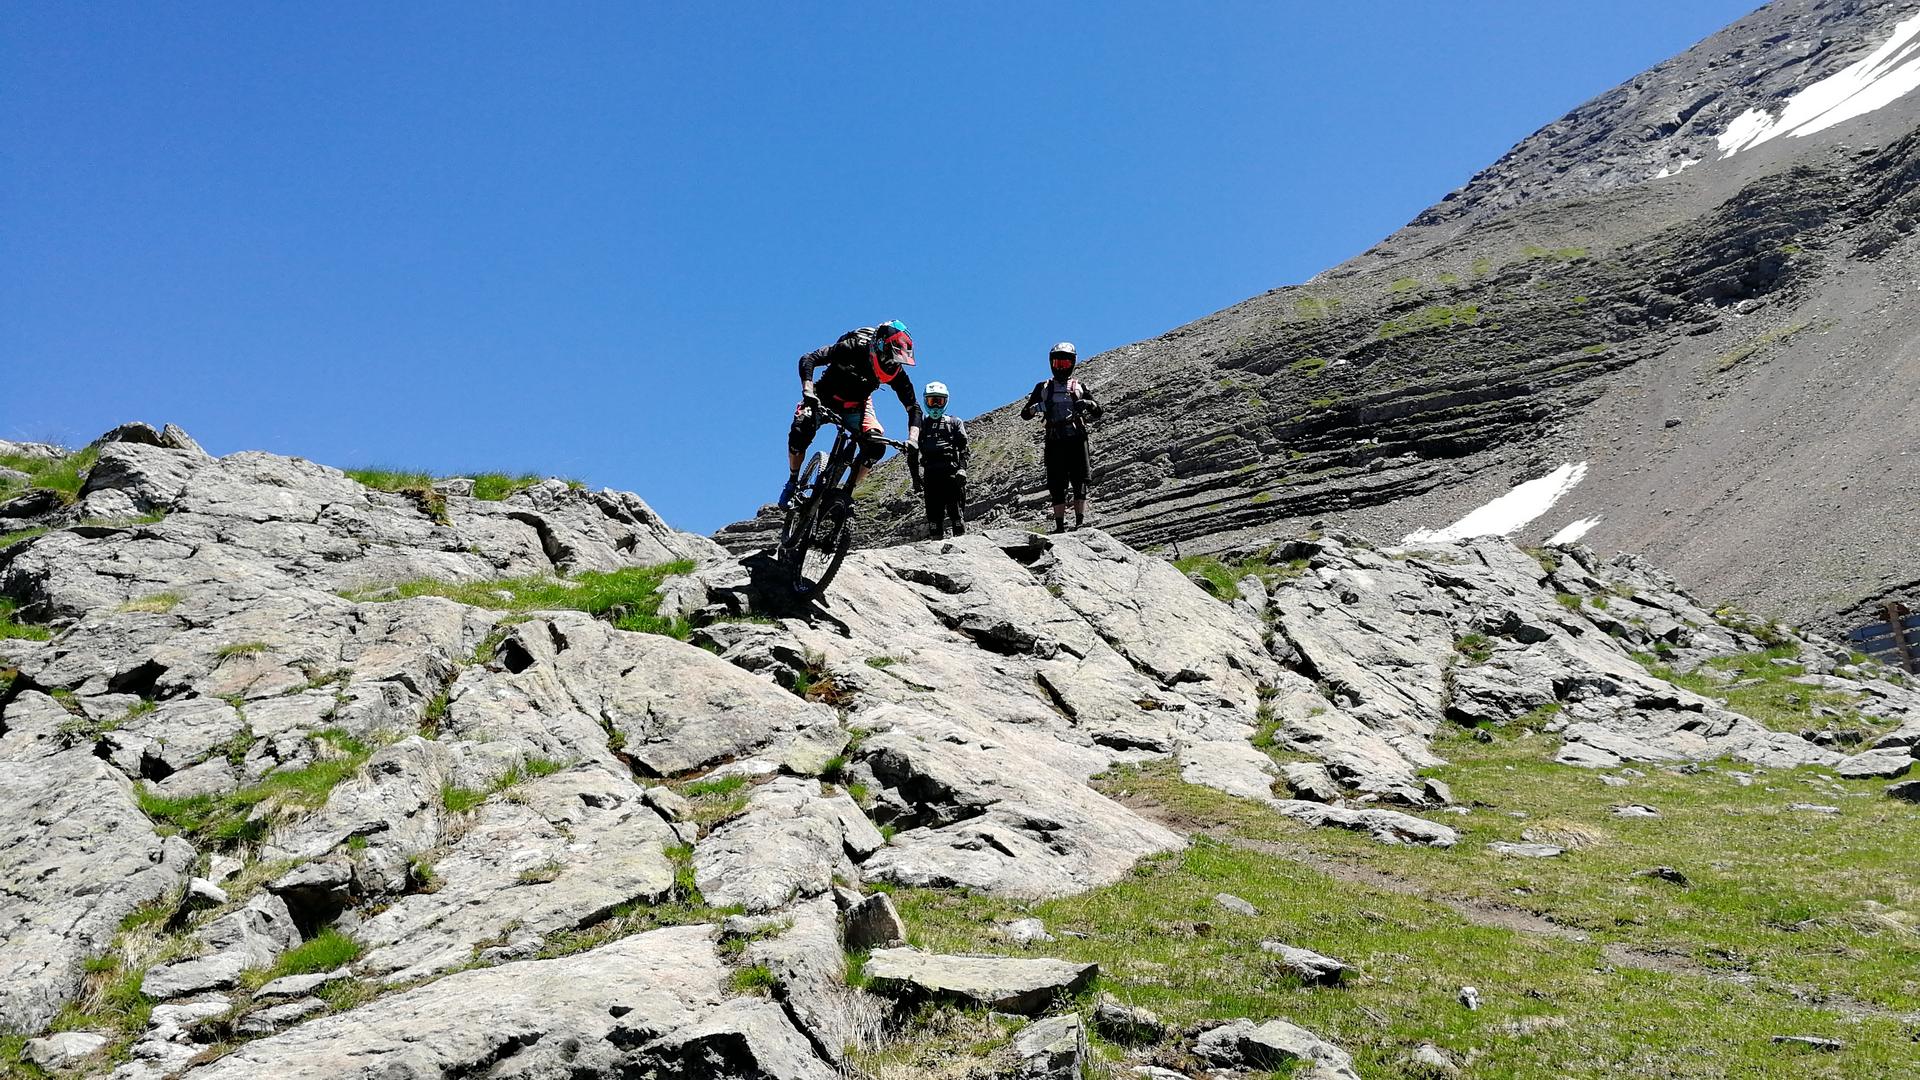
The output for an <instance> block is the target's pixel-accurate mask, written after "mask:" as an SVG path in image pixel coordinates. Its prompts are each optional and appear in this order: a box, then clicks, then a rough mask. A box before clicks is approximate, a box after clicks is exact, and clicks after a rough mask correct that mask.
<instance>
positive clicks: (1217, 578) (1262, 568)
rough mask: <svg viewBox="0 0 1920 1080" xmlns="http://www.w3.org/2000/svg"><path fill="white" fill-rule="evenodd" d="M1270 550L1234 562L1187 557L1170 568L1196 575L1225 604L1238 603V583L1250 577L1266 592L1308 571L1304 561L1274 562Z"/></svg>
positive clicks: (1175, 561) (1203, 556) (1216, 558)
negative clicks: (1204, 580) (1260, 584)
mask: <svg viewBox="0 0 1920 1080" xmlns="http://www.w3.org/2000/svg"><path fill="white" fill-rule="evenodd" d="M1272 559H1273V552H1272V549H1268V550H1267V551H1265V552H1262V553H1260V554H1258V555H1253V556H1250V557H1248V558H1245V559H1240V560H1237V561H1234V562H1222V561H1221V560H1220V559H1219V558H1218V557H1216V556H1213V555H1189V556H1187V557H1186V558H1184V559H1175V560H1174V561H1173V568H1174V569H1175V570H1178V571H1180V572H1181V573H1182V574H1199V575H1200V576H1201V577H1203V578H1205V579H1206V580H1207V581H1208V582H1209V583H1210V584H1212V585H1213V588H1214V595H1216V596H1218V597H1219V598H1220V599H1222V600H1225V601H1229V602H1231V601H1234V600H1238V599H1240V581H1241V579H1243V578H1245V577H1247V576H1248V575H1249V574H1251V575H1252V576H1254V577H1257V578H1259V579H1260V581H1261V583H1262V584H1264V585H1265V586H1266V587H1267V588H1268V589H1272V588H1273V587H1274V586H1276V585H1278V584H1280V583H1281V582H1283V581H1291V580H1293V579H1294V578H1297V577H1299V576H1300V575H1301V573H1302V572H1304V571H1305V570H1306V568H1307V560H1305V559H1294V560H1291V561H1288V562H1274V561H1272Z"/></svg>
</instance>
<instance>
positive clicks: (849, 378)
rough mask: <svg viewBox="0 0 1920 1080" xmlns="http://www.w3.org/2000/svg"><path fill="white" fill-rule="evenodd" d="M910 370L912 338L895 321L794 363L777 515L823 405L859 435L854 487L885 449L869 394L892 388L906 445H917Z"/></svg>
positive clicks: (916, 408) (851, 332)
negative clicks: (794, 388) (796, 379)
mask: <svg viewBox="0 0 1920 1080" xmlns="http://www.w3.org/2000/svg"><path fill="white" fill-rule="evenodd" d="M912 366H913V337H912V335H910V334H908V333H907V327H906V324H905V323H902V322H901V321H900V320H899V319H895V320H893V321H892V322H885V323H881V324H880V325H879V326H863V327H861V328H859V329H858V330H849V331H847V332H846V333H844V334H842V335H840V339H839V340H838V341H835V342H834V343H833V344H831V345H823V346H821V347H820V348H818V349H815V350H813V351H812V352H810V353H808V354H807V355H805V356H803V357H801V358H800V405H799V407H798V408H796V409H794V410H793V426H792V427H791V428H789V429H788V430H787V484H786V486H785V487H783V488H781V489H780V508H781V509H782V510H784V509H786V508H787V503H788V502H789V501H790V500H791V499H792V498H793V489H794V486H795V485H796V484H798V483H799V480H800V459H801V458H802V457H804V456H805V455H806V452H807V445H808V444H809V443H811V442H813V436H814V433H815V432H817V431H819V430H820V424H821V418H820V415H819V410H820V409H821V408H822V407H823V406H822V404H821V403H822V402H823V401H824V402H825V406H824V407H825V408H830V409H832V410H833V411H834V412H836V413H838V414H839V415H840V420H841V422H842V423H844V424H845V425H846V426H848V427H850V428H853V427H857V428H858V429H859V430H860V431H861V432H862V433H863V436H864V437H863V438H862V439H861V440H860V457H859V459H858V460H857V461H856V462H855V463H854V467H853V482H854V483H855V484H858V483H859V482H860V481H862V480H864V479H866V477H867V471H868V470H869V469H872V468H873V463H874V462H876V461H879V460H880V455H882V454H884V453H886V452H887V447H886V444H885V443H883V442H880V441H879V439H880V436H882V435H884V434H886V429H884V428H882V427H881V426H880V419H879V417H877V416H875V415H874V413H873V394H874V391H876V390H878V389H880V387H881V386H891V387H893V393H894V396H895V397H897V398H899V399H900V404H901V406H902V407H903V408H905V409H906V410H907V445H908V446H909V447H914V446H917V445H918V444H919V442H920V402H919V400H918V399H916V398H915V397H914V394H913V380H912V379H911V378H909V377H908V376H907V372H906V369H907V368H910V367H912ZM823 367H824V368H826V369H827V372H826V374H824V375H822V376H820V381H819V383H818V384H816V383H815V382H814V380H813V373H814V372H815V371H816V370H818V369H820V368H823Z"/></svg>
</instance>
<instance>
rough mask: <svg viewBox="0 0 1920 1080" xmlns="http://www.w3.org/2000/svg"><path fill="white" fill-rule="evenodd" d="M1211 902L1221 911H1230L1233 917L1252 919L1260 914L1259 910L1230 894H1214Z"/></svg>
mask: <svg viewBox="0 0 1920 1080" xmlns="http://www.w3.org/2000/svg"><path fill="white" fill-rule="evenodd" d="M1213 902H1214V903H1215V904H1217V905H1218V906H1219V907H1221V908H1222V909H1224V910H1226V911H1230V912H1232V913H1233V914H1235V915H1244V916H1246V917H1247V918H1252V917H1253V916H1255V915H1258V914H1260V909H1259V908H1257V907H1254V906H1253V905H1252V904H1249V903H1247V902H1246V901H1245V900H1242V899H1240V898H1239V897H1237V896H1235V895H1233V894H1232V893H1215V894H1214V897H1213Z"/></svg>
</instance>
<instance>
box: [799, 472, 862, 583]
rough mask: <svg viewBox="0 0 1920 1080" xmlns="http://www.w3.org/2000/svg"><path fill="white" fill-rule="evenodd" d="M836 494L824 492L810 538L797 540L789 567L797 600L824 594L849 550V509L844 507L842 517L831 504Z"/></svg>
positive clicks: (850, 513) (851, 535)
mask: <svg viewBox="0 0 1920 1080" xmlns="http://www.w3.org/2000/svg"><path fill="white" fill-rule="evenodd" d="M837 494H838V492H835V491H826V492H823V493H822V494H821V497H820V499H818V500H817V501H816V506H817V507H818V511H819V512H818V513H816V514H814V515H813V527H812V529H811V531H810V534H809V535H807V536H806V537H804V538H801V542H800V543H799V545H798V550H797V551H796V553H795V554H796V558H795V561H794V564H793V567H792V569H793V594H794V595H795V596H800V597H808V598H812V597H817V596H819V595H820V594H821V593H824V592H826V591H827V586H828V585H829V584H831V583H832V581H833V576H834V575H835V574H838V573H839V572H840V564H841V562H843V561H844V560H845V559H846V557H847V551H848V550H849V549H850V548H852V547H853V520H852V518H853V508H852V506H851V504H848V505H847V506H846V507H845V508H844V511H845V512H844V513H842V512H840V511H839V510H837V509H836V508H834V507H833V506H832V505H831V503H832V501H833V498H834V496H836V495H837Z"/></svg>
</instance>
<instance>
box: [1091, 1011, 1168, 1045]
mask: <svg viewBox="0 0 1920 1080" xmlns="http://www.w3.org/2000/svg"><path fill="white" fill-rule="evenodd" d="M1093 1026H1094V1029H1095V1030H1097V1031H1099V1032H1100V1034H1101V1035H1102V1036H1104V1037H1106V1038H1108V1039H1111V1040H1112V1041H1114V1042H1117V1043H1122V1044H1125V1045H1129V1046H1131V1045H1135V1044H1139V1043H1151V1042H1158V1041H1160V1039H1162V1038H1163V1037H1165V1035H1166V1025H1164V1024H1162V1023H1161V1022H1160V1018H1159V1017H1158V1016H1156V1015H1154V1014H1153V1013H1152V1012H1151V1011H1149V1010H1147V1009H1142V1008H1137V1007H1135V1006H1132V1005H1122V1004H1120V1003H1119V1002H1116V1001H1102V1002H1100V1004H1099V1005H1097V1006H1095V1007H1094V1010H1093Z"/></svg>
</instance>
